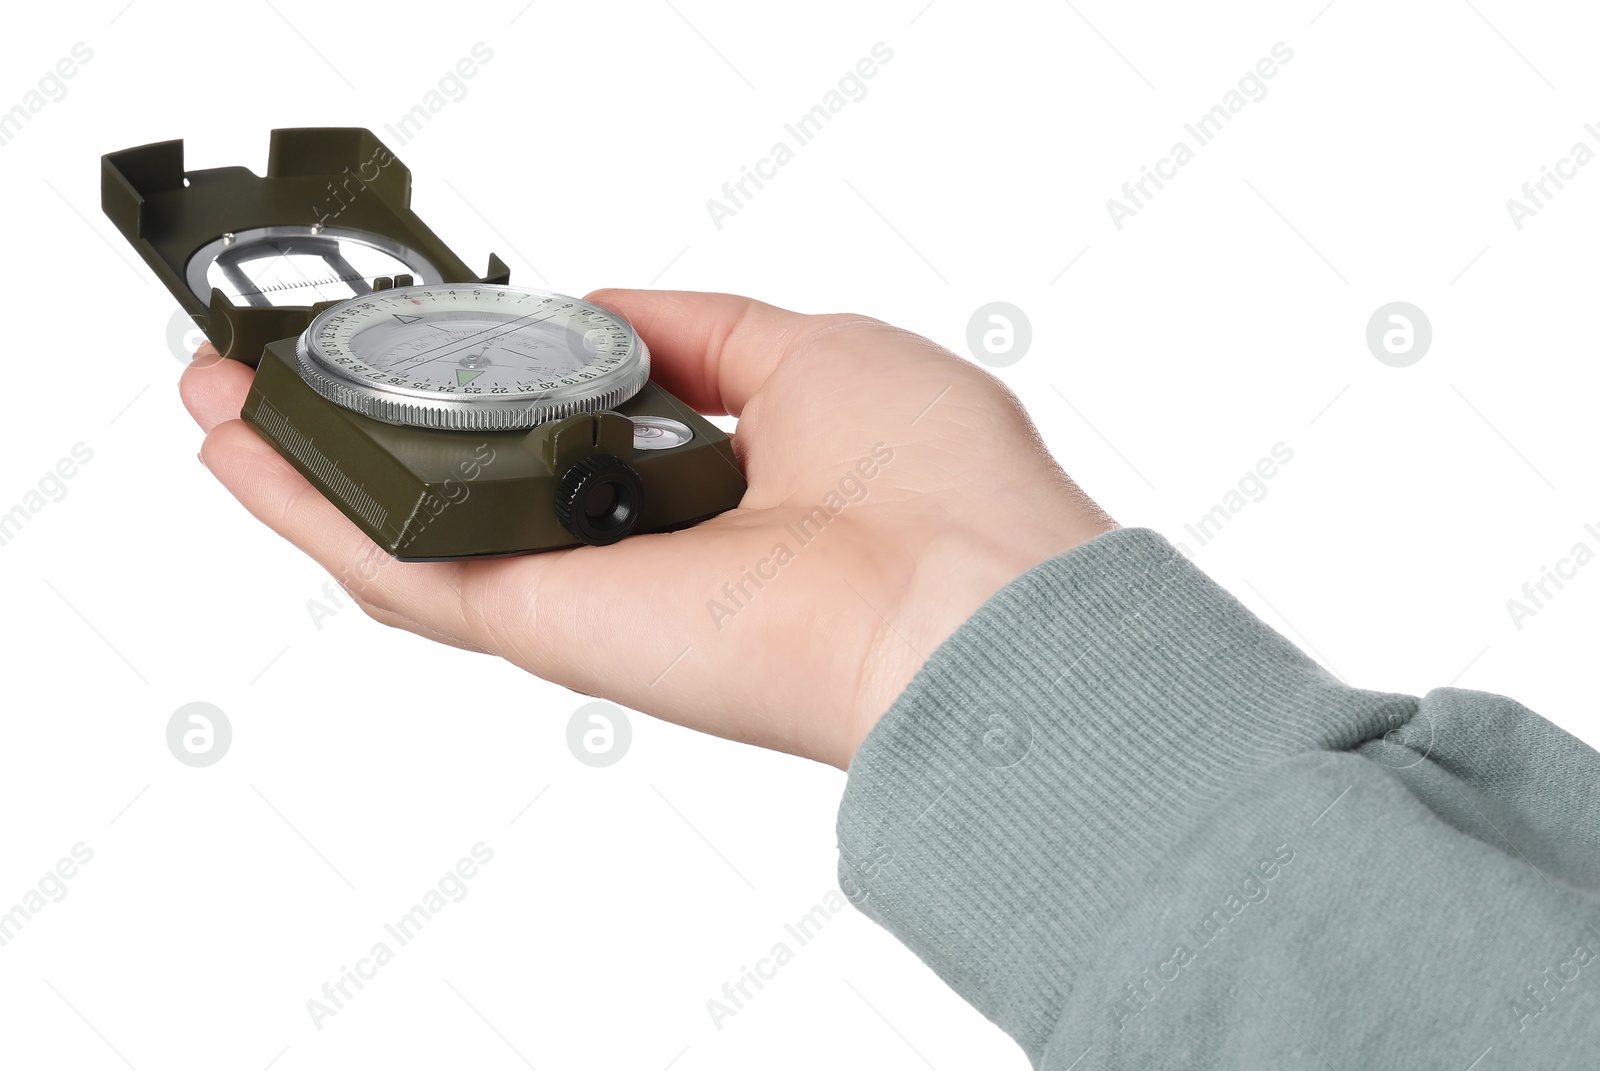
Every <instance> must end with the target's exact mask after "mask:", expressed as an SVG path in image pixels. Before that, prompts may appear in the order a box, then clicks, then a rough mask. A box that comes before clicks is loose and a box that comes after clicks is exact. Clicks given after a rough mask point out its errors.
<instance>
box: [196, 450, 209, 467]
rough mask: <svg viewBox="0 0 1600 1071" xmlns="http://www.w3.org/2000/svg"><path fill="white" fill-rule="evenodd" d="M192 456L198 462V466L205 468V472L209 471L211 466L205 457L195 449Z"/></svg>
mask: <svg viewBox="0 0 1600 1071" xmlns="http://www.w3.org/2000/svg"><path fill="white" fill-rule="evenodd" d="M194 458H195V460H196V461H198V462H200V467H201V468H203V469H205V470H206V471H207V472H209V471H210V470H211V466H210V465H207V464H206V459H205V458H204V457H203V456H201V455H200V453H199V452H198V451H196V453H195V455H194Z"/></svg>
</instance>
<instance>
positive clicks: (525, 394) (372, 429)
mask: <svg viewBox="0 0 1600 1071" xmlns="http://www.w3.org/2000/svg"><path fill="white" fill-rule="evenodd" d="M101 192H102V204H103V207H104V209H105V212H106V214H107V215H108V216H109V217H111V219H112V220H113V222H115V223H116V225H117V227H118V229H119V230H121V231H122V234H123V236H124V237H125V238H127V240H128V241H129V242H130V243H131V244H132V245H133V246H134V248H135V249H136V250H138V252H139V253H140V255H141V256H142V257H143V258H144V260H145V262H146V264H148V265H149V266H150V267H151V269H152V270H153V271H154V272H155V273H156V275H157V276H158V277H159V278H160V279H161V281H162V282H163V283H164V284H165V285H166V287H167V289H168V291H169V292H170V293H171V294H172V295H173V297H174V298H176V299H177V300H178V302H179V303H180V304H181V305H182V306H183V307H184V308H185V309H186V310H187V311H188V312H189V314H190V315H191V316H192V317H193V318H194V320H195V323H196V324H198V325H199V326H200V328H201V329H202V330H204V331H205V333H206V336H207V337H208V338H209V339H210V340H211V341H212V342H213V343H214V344H215V345H216V347H217V348H218V350H219V351H221V352H222V354H223V355H224V356H225V357H228V358H231V359H234V360H239V361H242V362H244V363H246V364H250V365H254V366H256V375H255V379H254V381H253V382H252V384H251V387H250V391H249V394H248V395H247V397H246V399H245V402H244V406H243V408H242V410H241V414H240V415H241V416H242V417H243V419H244V421H245V422H246V423H247V424H249V425H250V426H251V427H252V428H254V429H255V430H256V431H257V433H259V434H260V435H261V436H262V437H263V438H264V439H265V440H266V441H267V442H268V443H270V444H271V445H272V446H273V448H274V449H276V450H277V451H278V453H279V454H280V455H282V456H283V457H284V459H285V460H287V461H288V462H289V463H290V464H292V465H293V466H294V467H295V468H296V469H297V470H298V471H299V472H300V473H301V474H302V475H303V476H305V478H306V479H307V480H308V481H310V482H311V484H312V485H313V486H315V487H316V488H317V490H318V491H320V492H321V493H322V494H323V496H324V497H326V498H327V499H328V500H329V501H330V502H332V503H333V504H334V505H336V506H337V507H338V508H339V509H340V511H341V512H342V513H343V514H344V515H345V516H346V517H348V518H349V519H350V520H351V521H352V522H353V523H354V524H356V525H357V527H359V528H360V529H361V530H362V531H363V532H365V533H366V534H367V535H368V536H369V537H371V538H372V539H373V540H374V541H375V542H376V543H378V545H379V546H381V547H383V548H384V549H385V550H386V551H388V552H389V553H390V554H391V555H393V556H394V557H396V558H398V559H401V560H404V561H436V560H453V559H458V558H468V557H482V556H495V555H506V554H520V553H527V552H530V551H542V550H552V549H557V548H562V547H572V546H579V545H585V544H587V545H592V546H604V545H607V544H611V543H615V542H617V541H619V540H621V539H624V538H626V537H628V536H630V535H634V534H636V533H645V532H662V531H671V530H673V529H678V528H683V527H686V526H688V525H691V524H695V523H697V522H699V521H702V520H705V519H708V518H710V517H713V516H716V515H717V514H719V513H723V512H725V511H727V510H730V509H732V508H734V507H735V506H736V505H738V503H739V501H740V499H741V498H742V497H743V495H744V492H745V487H746V485H745V480H744V476H743V473H742V471H741V470H740V467H739V463H738V459H737V457H736V456H735V454H734V452H733V448H732V443H731V442H730V441H729V439H728V436H727V435H726V434H725V433H724V432H723V431H722V430H721V429H719V428H717V427H715V426H714V425H712V424H711V423H709V422H708V421H707V420H705V418H703V417H701V416H700V415H699V414H697V413H695V412H694V411H693V410H692V409H690V408H689V407H688V406H686V405H684V404H683V403H682V402H680V401H678V400H677V399H676V398H674V397H673V396H672V395H671V394H669V393H668V392H667V391H666V390H664V389H662V387H661V386H660V385H659V384H657V383H655V382H654V381H652V380H651V378H650V351H649V348H648V346H646V344H645V342H644V340H643V339H642V338H641V337H640V336H639V334H638V332H637V331H635V330H634V328H633V326H632V325H631V324H629V323H628V322H627V320H625V319H624V318H623V317H621V316H619V315H618V314H616V313H614V312H612V311H610V310H608V309H605V308H602V307H601V306H598V305H595V304H592V303H590V302H586V301H583V300H581V299H579V298H574V297H568V296H566V295H563V294H558V293H553V292H551V291H548V290H536V289H529V288H525V287H520V286H513V285H511V283H510V272H509V270H508V269H507V268H506V266H505V264H504V263H503V262H501V261H500V259H499V258H498V257H495V256H493V255H491V256H490V257H489V270H488V272H487V273H486V274H484V275H482V276H479V275H477V274H476V273H474V272H473V271H472V270H471V269H470V268H468V267H467V265H466V264H465V263H464V262H463V261H462V260H461V259H460V258H459V257H457V256H456V255H455V253H453V252H452V251H451V250H450V249H449V247H448V246H446V245H445V244H444V242H443V241H441V240H440V239H439V237H438V236H437V235H435V234H434V233H433V231H432V230H430V229H429V228H428V227H427V226H426V225H425V224H424V223H423V222H422V220H421V219H419V218H418V217H417V216H416V214H415V213H414V212H412V210H411V207H410V172H409V171H408V170H407V169H406V168H405V166H404V165H403V164H401V163H400V161H399V160H398V159H396V158H395V157H394V155H393V154H392V153H390V152H389V151H388V149H387V148H386V147H385V146H384V145H383V144H382V142H380V141H379V140H378V139H377V138H376V137H374V136H373V135H372V133H371V132H370V131H368V130H364V129H361V128H345V127H308V128H297V129H283V130H274V131H273V132H272V140H271V146H270V149H269V153H268V166H267V172H266V174H265V175H264V176H257V175H255V174H254V173H252V172H251V171H249V170H248V169H246V168H242V167H223V168H211V169H205V170H197V171H186V170H185V169H184V166H183V142H181V141H167V142H159V143H156V144H152V145H144V146H140V147H137V148H133V149H126V150H123V151H121V152H115V153H110V154H108V155H106V156H105V157H103V158H102V162H101Z"/></svg>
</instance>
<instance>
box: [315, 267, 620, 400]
mask: <svg viewBox="0 0 1600 1071" xmlns="http://www.w3.org/2000/svg"><path fill="white" fill-rule="evenodd" d="M440 290H449V291H455V292H468V293H472V292H483V291H499V292H504V293H509V294H516V295H519V296H527V297H537V298H550V299H554V300H559V301H565V302H571V303H573V304H574V305H577V306H581V307H582V308H585V309H590V310H593V311H595V312H598V313H601V314H602V315H604V316H606V317H608V318H609V319H611V320H613V321H615V322H616V323H618V324H620V325H621V326H622V327H623V328H624V329H625V330H626V331H627V332H628V336H629V343H630V344H629V348H628V352H627V354H626V355H625V356H624V359H623V363H622V364H621V365H620V366H619V367H617V368H614V369H612V370H611V371H609V372H606V373H604V374H603V375H601V377H600V378H598V379H596V380H594V381H593V382H592V383H581V384H567V385H564V386H561V387H556V388H552V389H550V390H545V391H538V392H532V393H525V394H518V395H510V396H506V397H497V396H490V395H481V394H476V395H457V396H451V397H442V396H440V395H439V394H438V393H436V392H433V391H427V390H418V389H415V388H411V387H403V386H400V385H398V384H392V383H376V382H372V381H370V380H367V379H364V378H360V379H358V378H355V377H353V376H350V375H349V374H347V373H346V372H345V371H344V370H343V369H341V368H339V367H338V366H337V365H335V364H333V363H332V362H331V361H330V360H329V358H328V356H327V354H325V353H323V352H322V351H321V350H320V349H319V348H318V346H317V345H316V343H315V341H314V340H315V339H316V337H317V335H318V333H319V331H320V330H321V328H322V327H323V325H324V324H326V323H327V321H328V320H329V319H331V318H332V317H334V316H338V315H342V314H344V312H345V310H346V307H347V306H350V305H355V304H359V303H362V302H367V301H373V300H383V299H388V298H403V297H407V296H409V295H412V294H421V293H425V292H430V291H435V292H436V291H440ZM295 363H296V366H297V368H298V369H299V371H300V375H301V377H302V378H303V379H305V381H306V382H307V383H308V384H309V385H310V386H311V388H312V389H313V390H315V391H316V392H317V393H318V394H320V395H322V396H323V397H324V398H327V399H328V400H329V401H331V402H334V403H335V404H337V405H341V406H343V407H344V408H346V409H350V410H352V411H354V412H357V413H360V414H362V415H363V416H369V417H372V418H373V419H375V420H382V421H384V422H386V423H389V424H403V425H407V426H411V427H423V428H440V429H448V430H460V431H469V430H471V431H512V430H518V429H524V428H531V427H535V426H537V425H539V424H543V423H545V422H547V421H550V420H559V419H562V418H563V417H568V416H573V415H576V414H578V413H592V412H598V411H599V410H602V409H612V408H615V407H616V406H618V405H621V404H622V403H623V402H625V401H627V400H628V399H629V398H632V397H633V396H634V395H635V394H637V393H639V391H640V390H641V389H642V388H643V387H644V385H645V383H647V382H648V381H649V378H650V350H649V347H648V346H646V345H645V342H644V339H642V338H640V337H639V333H638V332H637V331H635V330H634V328H633V325H632V324H630V323H629V322H628V321H627V320H626V319H624V318H623V317H622V316H620V315H618V314H617V313H615V312H612V311H611V310H610V309H606V308H602V307H601V306H599V305H596V304H594V303H593V302H588V301H584V300H583V299H582V298H576V297H573V296H571V295H570V294H558V293H556V292H555V291H552V290H539V289H534V288H532V287H523V286H508V285H504V284H496V283H434V284H429V285H423V284H418V285H415V286H407V287H395V288H393V289H390V290H381V291H378V292H377V293H374V294H366V295H363V296H361V297H356V298H349V299H346V300H345V301H341V302H339V303H338V304H337V305H332V306H329V307H328V308H327V309H325V310H323V311H322V312H321V313H319V314H318V315H317V316H316V317H315V318H314V319H313V320H312V321H311V323H310V324H309V325H308V326H307V327H306V329H305V331H303V332H302V333H301V334H300V337H299V338H298V339H296V341H295Z"/></svg>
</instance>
